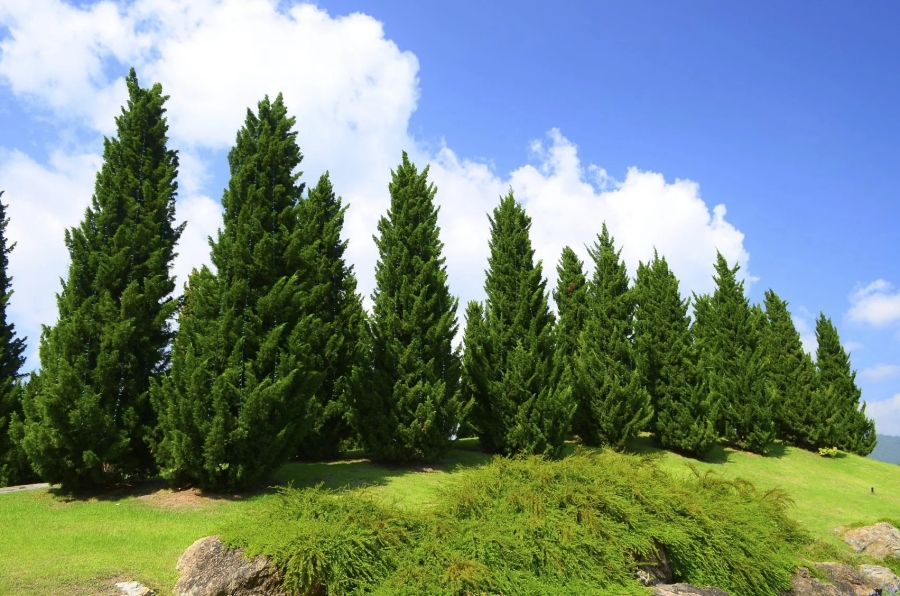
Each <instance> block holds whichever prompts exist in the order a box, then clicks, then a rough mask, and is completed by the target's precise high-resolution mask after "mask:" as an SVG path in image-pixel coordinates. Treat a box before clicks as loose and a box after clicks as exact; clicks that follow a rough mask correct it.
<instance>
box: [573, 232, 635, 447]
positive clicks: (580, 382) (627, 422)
mask: <svg viewBox="0 0 900 596" xmlns="http://www.w3.org/2000/svg"><path fill="white" fill-rule="evenodd" d="M588 252H589V253H590V255H591V259H593V261H594V275H593V277H592V278H591V282H590V284H589V290H588V308H589V310H588V315H587V320H586V323H585V328H584V331H583V332H582V334H581V338H580V346H579V358H578V366H577V375H576V383H577V386H578V391H577V394H576V396H577V397H578V398H579V401H578V409H577V411H576V413H575V418H574V420H573V423H572V430H573V431H574V432H575V433H576V434H578V435H579V436H580V437H581V439H582V441H584V442H585V444H587V445H608V446H610V447H613V448H615V449H621V448H623V447H624V446H625V443H626V442H627V441H628V440H629V439H631V438H632V437H635V436H637V434H638V433H639V432H640V431H641V430H643V429H644V428H645V427H646V426H647V424H648V423H649V422H650V419H651V417H652V416H653V410H652V409H651V405H650V396H649V394H648V393H647V390H646V389H644V387H643V386H642V385H641V376H640V374H639V372H638V370H637V368H636V367H635V361H634V346H633V345H632V341H633V334H634V328H633V325H634V320H633V317H634V308H635V301H634V293H633V291H632V290H631V289H629V287H628V273H627V271H626V269H625V263H624V262H622V260H621V259H620V252H621V251H618V252H617V251H616V250H615V246H614V239H613V238H612V237H611V236H610V235H609V231H608V230H607V229H606V224H605V223H604V224H603V229H602V231H601V233H600V234H598V235H597V241H596V242H595V243H594V246H593V247H592V248H590V249H588Z"/></svg>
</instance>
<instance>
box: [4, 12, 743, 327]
mask: <svg viewBox="0 0 900 596" xmlns="http://www.w3.org/2000/svg"><path fill="white" fill-rule="evenodd" d="M0 23H2V24H3V25H5V26H6V27H7V28H8V30H9V35H8V36H7V37H6V38H5V39H4V40H3V41H2V42H0V79H2V80H3V81H5V82H6V83H7V84H8V85H9V87H10V89H11V90H12V92H13V93H14V95H15V96H16V97H17V98H19V99H20V100H21V101H27V102H32V103H34V104H36V105H39V106H41V107H42V108H44V109H45V110H47V112H48V113H49V114H50V115H51V118H53V119H55V121H56V122H58V123H59V125H60V127H64V126H69V125H72V126H77V127H78V128H79V130H85V129H86V130H90V131H93V134H94V135H95V136H96V135H98V134H110V133H111V132H112V130H113V124H114V121H113V118H114V116H115V115H116V114H117V113H118V111H119V107H120V106H121V104H122V103H123V102H124V99H125V95H126V94H125V85H124V82H123V81H122V75H123V74H124V71H123V69H122V68H121V66H122V65H126V66H127V65H131V64H133V65H134V66H135V67H136V69H137V73H138V77H139V80H140V81H141V83H142V84H143V85H148V84H150V83H151V82H154V81H159V82H160V83H161V84H162V86H163V90H164V92H165V93H166V94H168V95H170V96H171V99H170V100H169V102H168V103H167V107H168V117H169V126H170V131H169V134H170V137H171V139H172V141H171V143H172V146H173V147H174V148H176V149H178V150H179V151H180V161H181V167H180V176H179V185H180V197H179V202H178V217H179V218H180V219H183V220H186V221H188V227H187V229H186V231H185V234H184V236H183V237H182V241H181V244H180V246H179V253H180V256H179V257H178V260H177V262H176V263H175V272H176V274H177V275H178V277H179V280H180V282H183V281H184V280H185V278H186V274H187V272H189V271H190V269H191V268H192V267H195V266H198V265H200V264H202V263H205V262H208V252H209V250H208V246H207V243H206V238H207V236H209V235H214V234H215V231H216V229H217V227H218V226H220V225H221V215H220V207H219V197H220V193H221V187H222V186H223V185H224V184H225V183H227V181H224V180H215V179H214V177H213V176H212V174H211V172H212V171H213V170H214V169H216V162H217V161H218V160H221V162H224V160H225V155H226V151H227V149H228V148H229V147H230V145H231V144H232V143H233V141H234V137H235V133H236V132H237V129H238V128H239V127H240V126H241V124H242V122H243V120H244V117H245V114H246V110H247V108H248V107H251V108H254V109H255V106H256V103H257V101H258V100H259V99H261V98H262V96H263V95H264V94H269V96H270V97H274V95H275V94H277V93H278V92H283V94H284V98H285V103H286V104H287V106H288V109H289V111H290V113H291V114H293V115H294V116H296V118H297V125H296V130H297V131H298V132H299V134H298V141H299V143H300V146H301V149H302V151H303V153H304V156H305V159H304V161H303V163H302V164H301V167H300V169H301V170H302V171H303V172H304V176H303V178H302V179H303V180H305V181H306V182H307V184H308V185H313V184H315V182H316V180H317V179H318V177H319V175H321V174H322V173H323V172H324V171H325V170H329V171H330V174H331V178H332V181H333V183H334V185H335V189H336V191H337V193H338V194H339V195H341V196H342V197H343V199H344V202H345V204H346V203H349V204H350V209H349V210H348V212H347V218H346V223H345V234H346V236H347V237H348V238H349V239H350V245H349V250H348V258H349V260H350V262H352V263H353V264H354V265H355V267H356V271H357V275H358V277H359V281H360V284H359V289H360V291H361V292H362V293H363V294H364V295H365V296H367V297H368V295H369V294H371V292H372V290H373V286H374V277H373V275H372V272H373V269H374V265H375V262H376V260H377V254H376V249H375V245H374V242H373V240H372V235H373V234H374V233H375V232H376V225H377V221H378V218H379V217H381V216H382V215H383V214H384V213H385V211H386V210H387V208H388V206H389V196H388V192H387V185H388V182H389V180H390V171H391V169H395V168H396V167H397V164H398V163H399V162H400V158H401V151H402V150H404V149H405V150H407V151H408V152H409V154H410V158H411V159H412V160H413V161H414V162H415V163H416V164H417V165H418V166H419V167H420V169H421V168H423V167H425V166H426V165H429V167H430V170H429V177H430V179H431V180H432V181H433V182H434V183H435V184H436V185H437V187H438V193H437V199H436V200H437V203H438V204H439V205H440V208H441V215H440V222H439V223H440V226H441V237H442V240H443V242H444V243H445V246H446V257H447V267H448V270H449V271H448V272H449V276H450V282H451V286H452V288H451V289H452V290H453V292H454V293H456V294H457V295H459V296H460V298H461V302H462V303H463V304H464V303H465V301H466V300H469V299H481V298H483V291H482V286H483V283H484V269H485V267H486V265H487V251H488V246H487V243H488V234H489V224H488V220H487V217H486V214H488V213H490V212H491V210H492V209H493V208H494V206H496V204H497V203H498V201H499V198H500V196H501V195H503V194H505V193H506V192H507V190H508V188H509V187H512V188H513V190H514V193H515V195H516V198H517V199H518V200H520V201H521V202H522V203H523V204H524V205H525V207H526V209H527V211H528V213H529V215H531V217H532V219H533V222H534V223H533V227H532V240H533V243H534V246H535V250H536V253H537V258H539V259H542V260H543V263H544V271H545V274H546V275H547V276H548V277H549V278H550V286H551V287H552V284H553V283H554V281H555V277H556V263H557V260H558V258H559V255H560V252H561V250H562V248H563V246H565V245H570V246H572V248H573V249H575V250H576V252H578V253H579V254H580V255H581V257H582V258H583V259H585V260H587V252H586V250H585V247H584V245H585V244H591V243H593V241H594V240H595V238H596V234H597V233H598V232H599V231H600V227H601V224H602V222H604V221H605V222H606V223H607V225H608V227H609V229H610V232H611V233H612V234H613V235H614V236H615V239H616V244H617V246H619V247H622V249H623V250H622V255H623V257H624V259H625V261H626V264H627V266H628V269H629V272H630V273H631V274H632V275H634V272H635V270H636V268H637V264H638V261H639V260H644V261H646V260H648V259H649V258H651V257H652V254H653V248H654V247H656V248H657V249H658V250H659V252H660V254H662V255H665V256H666V258H667V260H668V262H669V264H670V266H671V267H672V269H673V271H674V272H675V273H676V275H677V276H678V277H679V279H680V280H681V290H682V292H683V293H684V294H686V295H688V294H689V293H690V292H691V291H696V292H698V293H702V292H707V291H710V290H712V289H713V281H712V275H713V262H714V260H715V252H716V249H718V250H720V251H721V252H722V253H723V254H724V255H725V257H726V258H727V259H728V261H729V263H732V264H734V263H738V264H740V265H741V267H742V272H741V273H742V275H744V276H745V279H747V280H748V281H749V282H752V281H753V278H752V277H750V276H749V274H748V271H747V264H748V261H749V255H748V253H747V251H746V250H745V248H744V245H743V240H744V236H743V234H742V233H741V232H740V231H739V230H737V229H736V228H735V227H734V226H733V225H732V224H731V223H729V222H728V221H726V208H725V206H724V204H715V205H713V206H710V205H708V204H707V203H706V202H705V201H704V199H703V198H702V197H701V194H700V187H699V185H698V184H697V183H696V182H692V181H689V180H678V179H676V180H675V181H674V182H672V181H667V180H666V179H665V177H664V176H663V174H661V173H656V172H648V171H642V170H640V169H638V168H631V169H629V170H628V171H627V172H626V173H625V177H624V179H623V180H621V181H618V180H615V179H613V177H611V176H610V175H609V174H608V173H607V172H606V171H605V170H604V169H602V168H600V167H598V166H596V165H593V164H589V163H588V164H583V163H582V160H581V159H580V158H579V156H578V150H577V147H576V145H575V144H574V143H572V142H571V141H569V140H568V139H566V138H565V137H564V136H563V134H562V133H561V132H560V131H559V130H557V129H552V130H551V131H549V133H548V135H547V137H546V138H545V139H540V140H536V141H534V143H533V144H532V145H531V151H532V155H531V156H530V157H531V158H532V162H533V163H534V164H535V165H524V166H522V167H520V168H518V169H516V170H514V171H513V172H510V173H508V174H506V175H498V174H496V173H494V172H493V170H492V169H491V168H489V167H488V165H487V164H485V163H482V162H479V161H473V160H470V159H467V158H465V157H463V156H458V155H457V154H456V153H455V152H454V151H453V150H452V149H451V148H448V147H446V145H444V144H442V145H441V146H440V147H439V148H437V149H432V148H429V147H427V146H426V145H425V144H424V143H419V142H417V140H416V139H414V138H412V137H411V136H410V134H409V132H408V122H409V119H410V116H411V115H412V113H413V111H414V110H415V108H416V105H417V102H418V100H419V82H418V77H417V75H418V67H419V65H418V60H417V59H416V57H415V55H414V54H412V53H411V52H409V51H401V50H400V49H399V48H398V47H397V45H396V44H395V43H394V42H393V41H391V40H389V39H386V38H385V36H384V30H383V27H382V25H381V23H379V22H378V21H377V20H375V19H373V18H372V17H369V16H366V15H363V14H359V13H356V14H352V15H349V16H341V17H332V16H329V15H328V13H327V12H325V11H324V10H322V9H319V8H317V7H315V6H312V5H307V4H298V5H293V6H291V7H289V8H287V9H285V10H278V8H277V3H276V2H274V0H193V1H187V0H136V1H134V2H131V3H129V4H127V5H122V4H115V3H112V2H108V1H106V2H99V3H95V4H93V5H91V6H89V7H87V8H75V7H72V6H70V5H68V4H66V3H64V2H61V1H60V0H40V1H39V2H28V3H24V2H23V3H8V2H7V3H3V2H2V0H0ZM48 31H52V32H55V33H54V34H53V35H48V34H47V32H48ZM38 39H41V40H42V42H41V43H40V44H38V43H37V41H36V40H38ZM45 41H46V43H44V42H45ZM72 123H74V124H72ZM536 132H537V131H536ZM82 137H83V135H82ZM97 139H98V140H97V147H98V149H99V147H100V142H99V137H97ZM523 153H524V151H523ZM525 157H527V156H526V155H523V158H525ZM523 161H524V159H523ZM98 167H99V157H98V156H96V155H93V156H62V155H57V156H56V157H54V158H53V159H51V160H50V162H49V163H48V164H45V165H41V164H38V163H36V162H35V161H33V160H31V159H30V158H28V157H27V156H25V155H24V154H20V153H17V152H12V153H9V152H8V153H7V154H3V155H2V156H0V172H2V173H3V174H4V179H0V186H4V187H5V188H7V190H8V195H7V197H5V198H7V201H10V202H12V201H13V200H15V201H18V202H19V203H20V204H27V205H28V207H27V209H31V210H34V211H36V212H40V214H41V216H42V217H43V216H44V215H46V216H47V217H48V218H49V219H48V220H47V221H50V222H51V223H50V224H48V225H46V226H43V227H41V226H42V224H41V223H40V222H42V221H44V220H42V219H40V218H32V220H31V221H32V222H34V223H29V224H25V223H21V222H20V223H19V224H16V223H14V224H12V226H13V228H14V229H16V228H15V226H16V225H20V226H24V225H29V226H34V229H30V228H29V230H28V231H26V230H25V229H24V228H22V232H21V233H19V240H20V247H19V249H17V254H16V255H15V256H14V262H15V263H17V265H16V266H17V267H19V268H20V269H19V270H18V271H19V274H18V278H17V280H16V283H17V285H16V288H17V292H18V294H17V297H18V299H19V301H20V303H21V301H22V300H23V299H24V300H26V301H27V303H28V304H34V305H39V306H38V307H36V310H35V312H34V313H31V314H30V315H29V317H30V318H28V321H29V322H28V323H27V324H25V326H26V327H27V326H30V325H32V323H33V324H34V325H36V323H37V322H38V321H39V322H44V323H50V322H52V321H53V319H54V318H55V304H53V302H52V293H53V291H54V290H55V289H56V288H57V287H58V277H59V276H60V275H64V273H65V262H66V256H67V255H66V254H65V252H64V249H63V250H62V251H59V250H57V249H56V248H52V247H61V246H62V229H63V228H64V227H66V226H72V225H76V224H77V223H78V221H79V219H80V217H81V215H82V213H83V209H84V205H86V204H87V201H88V200H89V198H90V194H91V190H92V188H91V186H92V182H93V176H94V173H95V172H96V171H97V169H98ZM26 179H28V180H31V182H25V180H26ZM42 179H44V180H42ZM12 180H19V181H20V182H16V183H15V184H13V183H11V182H8V181H12ZM212 182H215V183H216V184H217V185H218V186H217V187H216V188H211V187H210V186H211V183H212ZM42 185H51V186H50V187H45V186H42ZM14 191H15V192H14ZM14 196H16V197H18V198H16V199H13V197H14ZM23 209H25V208H23V207H19V211H18V212H17V211H15V210H13V212H12V216H13V219H14V222H15V221H16V220H20V219H21V218H25V217H28V214H27V213H26V211H25V210H23ZM39 238H45V239H48V241H47V242H43V243H42V242H40V241H39V240H38V239H39ZM45 248H47V254H44V255H43V256H42V253H43V252H44V251H45ZM51 248H52V250H51ZM54 251H56V252H54ZM40 259H48V260H47V262H46V263H44V262H42V261H41V260H40ZM42 264H43V265H45V266H41V265H42ZM588 268H590V263H589V262H588ZM25 272H27V274H25ZM14 273H16V271H14ZM26 277H27V278H29V281H27V282H26V280H25V278H26ZM23 283H24V284H25V285H23ZM29 284H30V285H29ZM46 296H50V298H49V299H47V298H46ZM18 313H19V314H18V315H16V316H24V312H23V311H21V310H20V311H18ZM459 315H460V318H462V308H461V309H460V313H459Z"/></svg>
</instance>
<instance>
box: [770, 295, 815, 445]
mask: <svg viewBox="0 0 900 596" xmlns="http://www.w3.org/2000/svg"><path fill="white" fill-rule="evenodd" d="M765 305H766V318H767V319H768V326H767V328H766V337H765V342H766V350H767V353H768V356H769V361H770V367H769V379H770V381H771V383H772V389H773V390H774V392H775V395H774V401H773V410H772V418H773V422H774V424H775V432H776V433H777V436H779V437H780V438H781V439H782V440H786V441H790V442H792V443H794V444H797V445H804V444H805V438H804V437H805V435H804V428H805V420H806V417H807V415H808V411H809V409H810V407H811V403H810V400H811V398H812V390H813V385H812V378H811V377H810V375H809V372H810V369H809V365H810V364H811V361H810V360H809V355H808V354H807V353H806V352H805V351H804V350H803V344H802V343H801V341H800V334H799V333H798V332H797V329H796V328H795V327H794V323H793V321H792V320H791V314H790V312H789V311H788V308H787V302H785V301H784V300H782V299H781V298H779V297H778V295H777V294H776V293H775V292H774V291H773V290H768V291H767V292H766V297H765Z"/></svg>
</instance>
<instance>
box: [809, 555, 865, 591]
mask: <svg viewBox="0 0 900 596" xmlns="http://www.w3.org/2000/svg"><path fill="white" fill-rule="evenodd" d="M816 568H817V569H821V570H822V571H824V572H825V573H826V574H827V575H828V579H829V581H830V582H831V583H832V584H834V586H835V587H836V588H837V589H838V594H841V596H879V594H878V591H877V590H876V589H875V588H874V587H873V586H872V584H870V583H869V581H868V580H867V579H866V578H865V576H864V575H862V574H861V573H860V572H859V571H857V570H856V569H853V568H852V567H850V566H848V565H843V564H841V563H816Z"/></svg>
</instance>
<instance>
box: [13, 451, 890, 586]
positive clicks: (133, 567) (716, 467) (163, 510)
mask: <svg viewBox="0 0 900 596" xmlns="http://www.w3.org/2000/svg"><path fill="white" fill-rule="evenodd" d="M633 448H634V450H635V451H639V452H653V451H656V450H655V449H654V448H653V447H652V446H651V445H650V443H649V441H648V440H646V439H639V440H638V441H636V442H635V443H634V444H633ZM488 459H489V457H488V456H487V455H486V454H483V453H480V452H479V451H477V449H476V446H475V444H474V442H473V441H471V440H465V441H461V442H460V443H459V445H458V448H457V449H454V450H453V451H452V452H451V453H450V455H449V457H448V458H447V459H446V460H445V461H443V462H438V463H434V464H420V465H417V466H406V467H386V466H378V465H373V464H371V463H369V462H368V461H366V460H364V459H362V458H361V457H360V455H359V454H350V455H349V456H348V457H347V458H345V459H343V460H339V461H335V462H330V463H290V464H287V465H285V466H284V467H283V468H282V469H281V470H279V472H278V473H277V479H278V482H280V483H289V482H290V483H292V484H293V485H294V486H295V487H303V486H313V485H316V484H318V483H323V484H325V486H328V487H333V488H339V487H348V488H349V489H351V490H352V489H353V488H355V487H359V486H363V485H369V486H372V487H373V490H375V491H378V492H381V493H382V494H383V495H384V496H385V497H387V499H388V500H390V501H393V502H395V503H397V504H398V505H400V506H403V507H410V508H418V507H427V506H429V504H430V503H431V502H432V499H433V496H434V494H435V490H436V489H437V488H438V487H439V486H440V485H441V483H442V482H443V481H444V480H446V479H447V478H449V477H451V475H452V474H453V473H454V471H455V470H458V469H460V468H462V467H467V466H475V465H479V464H481V463H484V462H486V461H487V460H488ZM691 462H693V463H695V464H696V465H697V467H698V468H699V469H700V470H701V471H703V470H713V471H715V472H717V473H721V474H723V475H725V476H726V477H742V478H745V479H747V480H750V481H751V482H753V483H754V484H756V485H757V486H759V487H761V488H769V487H774V486H779V487H781V488H783V489H784V490H786V491H787V492H788V493H789V494H790V495H791V496H792V497H793V499H794V501H795V506H794V508H793V509H792V515H794V517H795V518H796V519H797V520H798V521H800V522H801V523H802V524H803V525H804V526H806V527H807V528H808V530H809V531H810V532H811V533H812V534H813V535H814V536H816V537H818V538H821V539H823V540H827V541H829V542H831V543H834V544H841V541H840V539H839V538H838V537H837V536H836V535H834V534H833V533H832V529H833V528H835V527H837V526H849V525H862V524H870V523H874V522H876V521H879V520H882V519H893V520H895V523H896V522H900V519H898V518H900V466H898V465H895V464H887V463H883V462H879V461H875V460H871V459H866V458H862V457H857V456H853V455H847V456H844V457H839V458H836V459H827V458H823V457H820V456H818V455H816V454H812V453H809V452H806V451H803V450H800V449H794V448H790V447H789V448H781V447H778V448H777V449H776V450H775V451H774V453H773V454H772V455H769V456H766V457H760V456H755V455H751V454H746V453H741V452H736V451H732V450H730V449H724V448H718V449H717V450H716V451H715V452H713V454H712V456H711V457H710V458H709V461H707V462H694V460H689V459H686V458H682V457H680V456H678V455H675V454H672V453H665V454H664V455H663V457H662V460H661V465H662V466H663V467H664V468H665V469H668V470H670V471H671V472H673V473H676V474H682V473H690V471H689V469H688V467H687V464H689V463H691ZM873 487H874V488H875V494H874V495H873V494H872V492H871V488H873ZM271 498H273V497H272V495H271V494H268V493H265V492H263V493H258V494H256V495H245V496H243V497H241V498H211V497H208V496H203V495H200V494H199V493H197V492H196V491H182V492H172V491H169V490H167V489H165V488H163V486H162V485H159V484H155V483H146V484H144V485H142V486H139V487H137V488H136V489H135V490H132V491H120V492H118V493H112V494H106V495H102V496H99V497H92V498H81V499H77V500H67V499H65V498H63V497H60V496H58V495H55V494H53V491H48V490H46V489H44V490H35V491H26V492H13V493H8V494H0V594H10V595H12V594H17V595H18V594H21V595H25V596H28V595H38V594H40V595H46V594H66V595H69V594H81V595H91V596H99V595H106V594H110V595H112V594H117V593H118V592H117V591H116V589H115V588H114V586H113V584H114V583H115V582H116V581H126V580H136V581H140V582H141V583H144V584H146V585H148V586H150V587H151V588H154V589H156V590H157V592H158V593H159V594H167V593H171V588H172V586H173V585H174V583H175V580H176V579H177V573H176V571H175V562H176V561H177V559H178V557H179V556H180V554H181V553H182V552H183V551H184V549H185V548H187V547H188V546H189V545H190V544H191V543H192V542H194V541H195V540H196V539H198V538H201V537H203V536H208V535H210V534H215V533H217V532H218V531H219V529H220V528H221V527H223V525H224V524H227V523H228V522H229V520H231V519H232V517H231V516H247V515H252V514H253V511H254V509H256V508H257V507H260V506H261V505H262V504H264V503H265V502H266V501H267V500H268V499H271Z"/></svg>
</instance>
